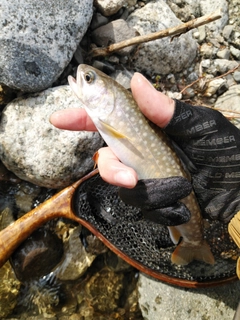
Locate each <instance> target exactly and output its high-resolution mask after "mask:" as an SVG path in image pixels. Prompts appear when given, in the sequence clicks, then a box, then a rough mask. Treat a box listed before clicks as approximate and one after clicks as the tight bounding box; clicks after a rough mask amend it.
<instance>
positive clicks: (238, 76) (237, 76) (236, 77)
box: [233, 71, 240, 82]
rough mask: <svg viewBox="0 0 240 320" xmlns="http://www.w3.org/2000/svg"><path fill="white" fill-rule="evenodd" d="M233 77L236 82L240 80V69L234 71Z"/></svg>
mask: <svg viewBox="0 0 240 320" xmlns="http://www.w3.org/2000/svg"><path fill="white" fill-rule="evenodd" d="M233 78H234V80H235V81H236V82H240V71H235V72H234V73H233Z"/></svg>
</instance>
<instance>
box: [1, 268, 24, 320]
mask: <svg viewBox="0 0 240 320" xmlns="http://www.w3.org/2000/svg"><path fill="white" fill-rule="evenodd" d="M0 277H1V282H0V300H1V303H0V318H1V319H5V317H7V316H8V315H9V314H10V313H11V312H12V311H13V309H14V307H15V306H16V304H17V298H18V293H19V289H20V282H19V281H18V280H17V279H16V277H15V274H14V272H13V270H12V268H11V265H10V263H9V262H7V263H5V265H4V266H3V267H2V268H0Z"/></svg>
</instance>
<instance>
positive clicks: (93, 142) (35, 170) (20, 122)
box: [0, 86, 103, 188]
mask: <svg viewBox="0 0 240 320" xmlns="http://www.w3.org/2000/svg"><path fill="white" fill-rule="evenodd" d="M69 107H71V108H80V107H81V103H80V101H79V99H78V98H77V97H75V95H74V94H73V93H72V90H71V89H70V87H69V86H61V87H55V88H52V89H48V90H46V91H43V92H41V93H35V94H32V95H28V96H26V97H21V98H17V99H15V100H13V101H12V102H11V103H9V104H8V105H7V106H6V107H5V109H4V110H3V113H2V118H1V121H0V158H1V160H2V162H3V163H4V165H5V166H6V167H7V168H8V169H9V170H10V171H12V172H14V173H15V174H16V175H17V176H18V177H19V178H21V179H23V180H27V181H29V182H31V183H34V184H36V185H39V186H43V187H47V188H62V187H66V186H67V185H69V184H71V183H72V182H74V181H76V180H77V179H79V178H80V177H82V176H83V175H85V174H86V173H87V172H88V171H89V170H91V169H92V168H93V165H94V164H93V161H92V156H93V154H94V152H96V151H97V150H98V148H99V147H101V146H102V144H103V142H102V139H101V137H100V135H99V134H98V133H97V132H94V133H93V132H86V131H78V132H77V131H67V130H60V129H57V128H55V127H54V126H53V125H52V124H51V123H50V122H49V117H50V115H51V114H52V113H53V112H54V111H57V110H60V109H66V108H69Z"/></svg>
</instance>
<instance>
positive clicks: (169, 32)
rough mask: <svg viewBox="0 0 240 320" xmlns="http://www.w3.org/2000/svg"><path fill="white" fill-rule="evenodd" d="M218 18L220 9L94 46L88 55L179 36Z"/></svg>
mask: <svg viewBox="0 0 240 320" xmlns="http://www.w3.org/2000/svg"><path fill="white" fill-rule="evenodd" d="M219 18H221V9H219V10H217V11H215V12H213V13H211V14H209V15H205V16H203V17H200V18H196V19H193V20H190V21H188V22H186V23H183V24H180V25H178V26H176V27H173V28H168V29H165V30H162V31H158V32H154V33H149V34H146V35H143V36H137V37H134V38H131V39H127V40H124V41H121V42H118V43H113V44H111V45H109V46H108V47H106V48H94V49H92V50H91V51H90V55H91V56H92V57H97V56H107V55H109V54H111V53H113V52H115V51H118V50H120V49H123V48H125V47H129V46H132V45H135V44H140V43H145V42H149V41H153V40H157V39H161V38H165V37H170V36H171V37H173V36H177V35H178V36H179V35H180V34H182V33H185V32H188V31H189V30H192V29H194V28H197V27H199V26H202V25H204V24H207V23H210V22H212V21H215V20H217V19H219Z"/></svg>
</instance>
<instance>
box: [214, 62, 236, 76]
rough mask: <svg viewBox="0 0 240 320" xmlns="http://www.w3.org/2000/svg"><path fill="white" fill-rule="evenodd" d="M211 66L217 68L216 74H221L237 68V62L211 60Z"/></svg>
mask: <svg viewBox="0 0 240 320" xmlns="http://www.w3.org/2000/svg"><path fill="white" fill-rule="evenodd" d="M213 65H214V66H215V67H216V68H217V70H218V72H220V73H221V74H223V73H225V72H227V71H229V70H231V69H234V68H235V67H237V66H238V62H237V61H231V60H226V59H215V60H213Z"/></svg>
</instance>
